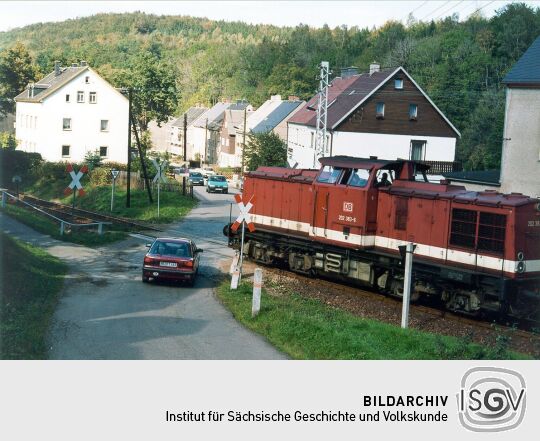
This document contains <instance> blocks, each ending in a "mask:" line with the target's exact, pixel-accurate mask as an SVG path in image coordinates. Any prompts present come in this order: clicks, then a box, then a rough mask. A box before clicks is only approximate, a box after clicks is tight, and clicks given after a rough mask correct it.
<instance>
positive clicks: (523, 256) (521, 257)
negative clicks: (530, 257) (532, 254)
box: [517, 251, 525, 261]
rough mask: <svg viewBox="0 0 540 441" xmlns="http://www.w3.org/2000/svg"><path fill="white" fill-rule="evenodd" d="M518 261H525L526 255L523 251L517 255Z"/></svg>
mask: <svg viewBox="0 0 540 441" xmlns="http://www.w3.org/2000/svg"><path fill="white" fill-rule="evenodd" d="M517 258H518V260H520V261H521V260H525V254H523V251H518V253H517Z"/></svg>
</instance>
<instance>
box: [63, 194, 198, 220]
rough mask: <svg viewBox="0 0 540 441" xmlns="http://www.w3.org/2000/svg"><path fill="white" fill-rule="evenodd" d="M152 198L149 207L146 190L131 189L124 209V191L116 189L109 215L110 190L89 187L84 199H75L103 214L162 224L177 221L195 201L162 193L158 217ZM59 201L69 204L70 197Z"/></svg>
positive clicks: (155, 197)
mask: <svg viewBox="0 0 540 441" xmlns="http://www.w3.org/2000/svg"><path fill="white" fill-rule="evenodd" d="M154 193H155V194H154ZM152 195H153V197H154V203H153V204H152V205H150V203H149V202H148V193H147V192H146V190H132V191H131V207H130V208H126V190H121V189H116V191H115V194H114V200H115V205H114V211H112V212H111V187H109V186H105V187H94V188H90V189H89V190H88V193H87V194H86V195H85V196H83V197H82V198H78V199H77V200H76V206H77V207H81V208H83V209H86V210H91V211H98V212H102V213H104V214H112V215H115V216H122V217H126V218H129V219H133V220H140V221H144V222H150V223H161V224H163V223H170V222H174V221H178V220H179V219H181V218H183V217H184V216H185V215H186V214H188V213H189V212H190V211H191V209H192V208H193V207H194V206H195V205H197V200H196V199H192V198H191V197H189V196H183V195H182V193H180V192H178V191H162V192H161V195H160V204H159V205H160V207H159V217H158V215H157V193H156V192H153V193H152ZM62 202H63V203H64V204H71V197H69V196H68V197H66V198H64V199H62Z"/></svg>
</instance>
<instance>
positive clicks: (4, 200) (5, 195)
mask: <svg viewBox="0 0 540 441" xmlns="http://www.w3.org/2000/svg"><path fill="white" fill-rule="evenodd" d="M0 191H1V192H2V208H5V207H6V203H7V198H8V196H9V197H10V198H12V199H13V200H15V201H17V202H19V203H21V204H25V205H28V206H29V207H30V208H33V209H34V210H36V211H39V212H40V213H42V214H44V215H46V216H49V217H50V218H52V219H54V220H56V221H57V222H60V235H61V236H62V235H63V234H64V231H65V227H66V225H69V226H71V227H91V226H95V225H97V227H98V234H100V235H101V234H103V225H110V224H112V222H85V223H82V224H76V223H73V222H69V221H67V220H65V219H61V218H59V217H57V216H55V215H53V214H51V213H47V212H46V211H45V210H42V209H41V208H39V207H36V206H34V205H32V204H30V203H28V202H26V201H23V200H21V199H20V198H18V197H17V196H14V195H12V194H11V193H9V192H8V191H7V190H4V189H1V190H0Z"/></svg>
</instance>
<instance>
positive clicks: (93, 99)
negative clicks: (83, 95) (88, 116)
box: [88, 92, 97, 104]
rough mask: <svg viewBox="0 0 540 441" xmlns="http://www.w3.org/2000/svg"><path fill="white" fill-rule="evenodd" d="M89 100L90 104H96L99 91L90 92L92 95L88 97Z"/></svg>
mask: <svg viewBox="0 0 540 441" xmlns="http://www.w3.org/2000/svg"><path fill="white" fill-rule="evenodd" d="M88 102H89V103H90V104H96V103H97V93H96V92H90V95H89V97H88Z"/></svg>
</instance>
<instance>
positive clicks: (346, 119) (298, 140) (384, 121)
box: [287, 63, 461, 172]
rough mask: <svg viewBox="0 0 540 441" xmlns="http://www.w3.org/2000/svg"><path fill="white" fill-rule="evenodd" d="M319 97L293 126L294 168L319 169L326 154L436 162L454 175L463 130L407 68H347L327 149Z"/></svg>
mask: <svg viewBox="0 0 540 441" xmlns="http://www.w3.org/2000/svg"><path fill="white" fill-rule="evenodd" d="M317 103H318V95H316V96H314V97H313V98H312V99H311V100H309V101H308V103H307V105H305V106H304V107H303V108H302V109H301V110H300V111H298V112H297V113H296V114H295V115H294V116H293V117H292V118H290V119H289V123H288V137H287V148H288V161H289V164H290V166H292V167H299V168H318V158H319V157H321V156H335V155H349V156H356V157H364V158H367V157H370V156H376V157H378V158H379V159H397V158H403V159H414V160H421V161H426V162H428V163H431V164H432V166H433V170H434V171H435V172H440V171H451V170H453V169H454V167H456V165H455V164H454V158H455V150H456V140H457V139H458V137H460V136H461V135H460V133H459V131H458V130H457V129H456V127H454V125H453V124H452V123H451V122H450V121H449V120H448V118H447V117H446V116H445V115H444V114H443V113H442V111H441V110H440V109H439V108H438V107H437V106H436V105H435V103H434V102H433V101H432V100H431V99H430V98H429V96H428V95H427V94H426V93H425V92H424V91H423V90H422V88H421V87H420V86H419V85H418V84H417V83H416V81H414V79H413V78H412V77H411V76H410V75H409V73H407V71H406V70H405V69H404V68H403V67H398V68H396V69H391V70H381V68H380V66H379V65H378V64H375V63H374V64H372V65H371V66H370V72H369V73H363V74H358V73H357V70H356V68H346V69H343V70H342V74H341V76H340V77H337V78H335V79H334V80H333V81H332V82H331V85H330V87H329V89H328V114H327V149H326V151H325V152H316V151H315V140H316V118H317V116H316V115H317Z"/></svg>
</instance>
